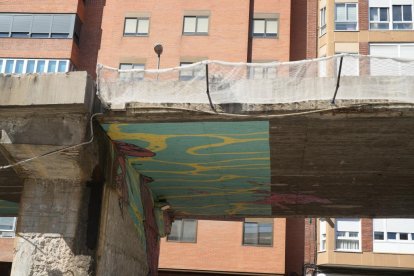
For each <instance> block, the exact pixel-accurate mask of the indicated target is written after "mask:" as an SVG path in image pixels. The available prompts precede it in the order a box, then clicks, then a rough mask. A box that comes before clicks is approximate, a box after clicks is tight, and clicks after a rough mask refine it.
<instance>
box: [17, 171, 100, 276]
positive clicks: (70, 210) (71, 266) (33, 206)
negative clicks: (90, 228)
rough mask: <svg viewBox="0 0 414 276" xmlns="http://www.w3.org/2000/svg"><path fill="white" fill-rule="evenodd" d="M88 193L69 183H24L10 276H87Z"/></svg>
mask: <svg viewBox="0 0 414 276" xmlns="http://www.w3.org/2000/svg"><path fill="white" fill-rule="evenodd" d="M87 204H88V189H87V188H86V185H85V183H84V182H82V181H79V180H68V179H27V180H26V181H25V185H24V190H23V195H22V198H21V204H20V213H19V219H18V224H17V232H16V243H15V245H16V247H15V256H14V260H13V267H12V275H15V276H20V275H48V276H50V275H56V276H57V275H89V274H90V272H91V269H92V259H93V258H92V256H93V251H91V250H89V249H87V247H86V227H87V215H88V205H87Z"/></svg>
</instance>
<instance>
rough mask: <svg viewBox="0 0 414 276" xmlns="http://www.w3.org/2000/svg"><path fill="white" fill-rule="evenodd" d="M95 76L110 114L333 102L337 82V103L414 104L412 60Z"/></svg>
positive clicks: (201, 66)
mask: <svg viewBox="0 0 414 276" xmlns="http://www.w3.org/2000/svg"><path fill="white" fill-rule="evenodd" d="M341 60H342V66H341ZM97 74H98V96H99V97H100V99H101V100H102V102H103V103H104V104H106V105H107V106H109V107H111V108H112V109H123V108H124V107H125V104H126V103H145V104H174V103H176V104H177V103H180V104H183V103H186V104H211V103H212V104H229V103H239V104H282V103H294V102H305V101H323V100H332V98H333V96H334V93H335V88H336V86H337V84H338V76H340V80H339V85H340V88H339V90H338V93H337V96H336V99H338V100H384V101H387V102H390V101H391V102H408V103H413V102H414V77H413V76H414V60H404V59H394V58H393V59H392V58H381V57H371V56H361V55H336V56H332V57H327V58H320V59H314V60H305V61H297V62H272V63H228V62H221V61H203V62H199V63H195V64H191V65H187V66H185V67H177V68H170V69H160V70H119V69H115V68H109V67H106V66H103V65H98V68H97ZM209 96H210V99H209ZM210 101H211V102H210Z"/></svg>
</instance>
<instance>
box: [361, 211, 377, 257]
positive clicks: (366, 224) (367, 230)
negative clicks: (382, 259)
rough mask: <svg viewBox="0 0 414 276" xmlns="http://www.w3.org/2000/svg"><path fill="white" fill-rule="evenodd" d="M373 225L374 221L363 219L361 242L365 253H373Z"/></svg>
mask: <svg viewBox="0 0 414 276" xmlns="http://www.w3.org/2000/svg"><path fill="white" fill-rule="evenodd" d="M373 231H374V230H373V225H372V219H368V218H363V219H361V242H362V251H363V252H372V249H373V244H372V241H373V238H374V237H373Z"/></svg>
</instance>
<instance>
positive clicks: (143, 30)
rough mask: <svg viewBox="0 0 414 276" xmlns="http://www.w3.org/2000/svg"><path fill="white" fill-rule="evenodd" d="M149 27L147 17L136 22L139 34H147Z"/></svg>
mask: <svg viewBox="0 0 414 276" xmlns="http://www.w3.org/2000/svg"><path fill="white" fill-rule="evenodd" d="M148 29H149V20H148V19H140V20H139V22H138V33H139V34H148Z"/></svg>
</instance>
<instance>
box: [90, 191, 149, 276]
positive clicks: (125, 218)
mask: <svg viewBox="0 0 414 276" xmlns="http://www.w3.org/2000/svg"><path fill="white" fill-rule="evenodd" d="M103 201H104V203H103V206H102V210H104V211H103V212H102V216H101V228H100V229H101V232H100V239H99V240H100V243H99V248H98V252H97V270H96V272H97V275H100V276H104V275H108V276H112V275H119V276H124V275H125V276H128V275H143V276H145V275H148V271H149V270H148V264H147V253H146V250H145V243H144V244H143V243H142V241H143V240H144V241H145V238H144V237H139V236H138V234H137V231H136V229H135V226H134V223H133V222H132V220H131V217H130V215H129V214H128V211H127V210H126V209H124V211H123V213H121V210H120V207H119V201H118V195H117V193H116V191H115V190H113V189H112V188H110V187H109V186H106V187H105V193H104V200H103Z"/></svg>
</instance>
